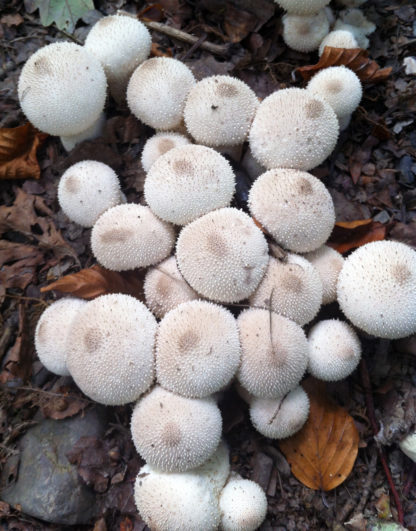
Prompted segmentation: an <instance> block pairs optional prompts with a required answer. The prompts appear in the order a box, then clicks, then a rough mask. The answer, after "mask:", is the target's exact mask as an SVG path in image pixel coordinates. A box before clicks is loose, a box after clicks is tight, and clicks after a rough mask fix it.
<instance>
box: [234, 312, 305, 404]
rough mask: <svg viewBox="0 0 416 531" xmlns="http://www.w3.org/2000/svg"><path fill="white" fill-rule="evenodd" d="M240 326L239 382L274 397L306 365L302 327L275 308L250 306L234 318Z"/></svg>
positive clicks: (297, 379) (289, 385)
mask: <svg viewBox="0 0 416 531" xmlns="http://www.w3.org/2000/svg"><path fill="white" fill-rule="evenodd" d="M237 324H238V327H239V329H240V342H241V365H240V368H239V370H238V373H237V378H238V381H239V382H240V384H241V385H242V386H243V387H244V388H245V389H246V390H247V391H248V392H249V393H250V394H251V395H253V396H256V397H261V398H276V397H279V396H283V395H284V394H286V393H287V392H288V391H290V390H291V389H293V388H295V387H296V386H297V385H298V384H299V382H300V380H301V379H302V377H303V375H304V374H305V371H306V367H307V365H308V355H309V353H308V341H307V339H306V336H305V333H304V331H303V330H302V328H301V327H300V326H299V325H298V324H296V323H295V322H293V321H291V320H290V319H287V318H286V317H283V316H281V315H278V314H277V313H275V312H272V311H269V310H263V309H257V308H250V309H248V310H245V311H244V312H242V313H241V314H240V315H239V317H238V320H237Z"/></svg>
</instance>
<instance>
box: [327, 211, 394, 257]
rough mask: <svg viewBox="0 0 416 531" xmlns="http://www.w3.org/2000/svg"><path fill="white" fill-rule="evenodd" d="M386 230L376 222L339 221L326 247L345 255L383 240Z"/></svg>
mask: <svg viewBox="0 0 416 531" xmlns="http://www.w3.org/2000/svg"><path fill="white" fill-rule="evenodd" d="M386 231H387V228H386V226H385V225H383V224H382V223H379V222H378V221H373V220H372V219H371V218H370V219H358V220H355V221H339V222H338V223H335V227H334V230H333V231H332V234H331V236H330V238H329V240H328V243H327V245H329V246H330V247H332V248H333V249H335V250H336V251H338V252H339V253H346V252H347V251H349V250H350V249H355V248H357V247H360V246H361V245H364V244H366V243H370V242H376V241H379V240H384V239H385V237H386Z"/></svg>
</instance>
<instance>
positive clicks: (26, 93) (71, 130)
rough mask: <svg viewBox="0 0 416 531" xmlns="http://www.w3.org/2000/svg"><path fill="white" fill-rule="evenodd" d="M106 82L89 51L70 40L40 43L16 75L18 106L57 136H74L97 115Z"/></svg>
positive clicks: (33, 122)
mask: <svg viewBox="0 0 416 531" xmlns="http://www.w3.org/2000/svg"><path fill="white" fill-rule="evenodd" d="M106 89H107V81H106V78H105V74H104V70H103V68H102V66H101V64H100V62H99V61H98V59H96V58H95V57H94V56H93V55H92V54H90V53H89V52H88V51H87V50H86V49H85V48H83V47H82V46H78V45H77V44H74V43H70V42H55V43H53V44H48V45H47V46H43V47H42V48H40V49H39V50H38V51H37V52H35V53H34V54H33V55H32V56H31V57H29V59H28V60H27V61H26V63H25V65H24V66H23V68H22V72H21V74H20V77H19V84H18V95H19V102H20V106H21V107H22V111H23V112H24V113H25V115H26V117H27V118H28V120H29V121H30V122H32V124H33V125H34V126H35V127H37V128H38V129H40V130H41V131H44V132H45V133H48V134H50V135H57V136H71V135H77V134H79V133H81V132H83V131H85V130H86V129H88V128H89V127H91V126H92V125H93V124H94V123H95V122H96V121H97V120H98V118H99V116H100V114H101V112H102V110H103V108H104V103H105V98H106Z"/></svg>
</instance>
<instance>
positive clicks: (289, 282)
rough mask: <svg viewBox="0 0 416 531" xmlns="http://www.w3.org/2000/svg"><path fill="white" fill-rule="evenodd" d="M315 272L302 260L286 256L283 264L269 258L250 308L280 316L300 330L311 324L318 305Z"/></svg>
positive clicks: (319, 287)
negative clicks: (260, 309)
mask: <svg viewBox="0 0 416 531" xmlns="http://www.w3.org/2000/svg"><path fill="white" fill-rule="evenodd" d="M322 292H323V290H322V282H321V279H320V277H319V273H318V271H317V270H316V269H315V268H314V267H313V265H312V264H311V263H310V262H308V261H307V260H306V259H305V258H303V257H302V256H298V255H296V254H288V255H287V259H286V261H285V262H281V261H279V260H276V259H275V258H270V261H269V265H268V267H267V271H266V274H265V275H264V279H263V280H262V281H261V283H260V285H259V287H258V288H257V290H256V291H255V292H254V293H253V295H252V296H251V297H250V299H249V300H250V306H254V307H258V308H265V309H269V310H272V311H274V312H276V313H279V314H281V315H284V316H285V317H287V318H288V319H291V320H292V321H295V322H296V323H298V324H299V325H300V326H303V325H305V324H306V323H309V322H310V321H312V319H313V318H314V317H315V316H316V314H317V313H318V311H319V308H320V307H321V304H322Z"/></svg>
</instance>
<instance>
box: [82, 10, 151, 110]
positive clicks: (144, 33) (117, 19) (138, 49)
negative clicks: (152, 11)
mask: <svg viewBox="0 0 416 531" xmlns="http://www.w3.org/2000/svg"><path fill="white" fill-rule="evenodd" d="M151 45H152V37H151V35H150V33H149V31H148V29H147V28H146V26H145V25H144V24H143V23H142V22H140V21H139V20H137V18H133V17H129V16H123V15H109V16H107V17H103V18H101V19H100V20H99V21H98V22H96V23H95V24H94V26H93V27H92V28H91V31H90V32H89V33H88V35H87V38H86V39H85V48H86V50H88V51H89V52H90V53H92V54H93V55H95V57H96V58H97V59H98V60H99V61H100V62H101V64H102V65H103V68H104V72H105V75H106V76H107V81H108V84H109V88H110V92H111V94H112V95H113V96H114V97H115V98H116V99H118V100H122V99H125V97H126V89H127V83H128V81H129V79H130V76H131V75H132V73H133V72H134V70H135V69H136V68H137V67H138V66H139V64H140V63H142V62H143V61H144V60H145V59H147V58H148V57H149V54H150V47H151Z"/></svg>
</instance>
